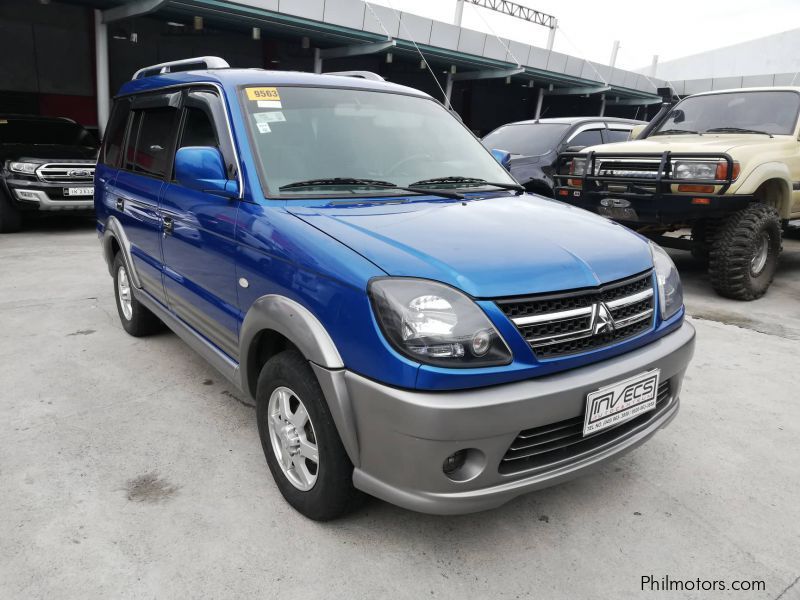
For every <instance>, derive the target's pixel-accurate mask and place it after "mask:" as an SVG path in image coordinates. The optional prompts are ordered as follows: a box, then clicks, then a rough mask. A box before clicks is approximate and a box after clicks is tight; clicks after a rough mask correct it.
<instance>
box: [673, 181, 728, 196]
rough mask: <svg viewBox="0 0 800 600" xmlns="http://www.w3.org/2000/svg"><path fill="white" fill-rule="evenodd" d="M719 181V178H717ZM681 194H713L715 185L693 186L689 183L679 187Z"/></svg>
mask: <svg viewBox="0 0 800 600" xmlns="http://www.w3.org/2000/svg"><path fill="white" fill-rule="evenodd" d="M717 179H719V177H718V178H717ZM678 191H679V192H694V193H695V194H713V193H714V186H713V185H692V184H689V183H682V184H680V185H679V186H678Z"/></svg>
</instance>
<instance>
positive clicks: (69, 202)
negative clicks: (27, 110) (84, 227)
mask: <svg viewBox="0 0 800 600" xmlns="http://www.w3.org/2000/svg"><path fill="white" fill-rule="evenodd" d="M98 145H99V144H98V140H97V138H96V137H95V136H94V135H93V134H92V133H90V132H89V131H88V130H86V129H85V128H83V127H81V126H80V125H78V124H77V123H75V122H74V121H72V120H70V119H65V118H53V117H39V116H32V115H2V114H0V233H10V232H13V231H18V230H19V229H20V228H21V227H22V212H23V211H84V212H86V213H90V212H91V211H92V210H94V167H95V163H96V161H97V149H98Z"/></svg>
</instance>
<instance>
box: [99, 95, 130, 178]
mask: <svg viewBox="0 0 800 600" xmlns="http://www.w3.org/2000/svg"><path fill="white" fill-rule="evenodd" d="M130 112H131V102H130V100H128V99H127V98H124V99H122V100H118V101H117V102H116V103H115V104H114V110H113V112H112V113H111V119H109V121H108V126H107V127H106V135H105V139H104V140H103V151H102V153H101V154H100V162H102V163H105V164H107V165H109V166H112V167H118V166H119V163H120V158H122V143H123V142H124V141H125V129H126V127H127V125H128V116H129V115H130Z"/></svg>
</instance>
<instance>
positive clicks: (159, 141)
mask: <svg viewBox="0 0 800 600" xmlns="http://www.w3.org/2000/svg"><path fill="white" fill-rule="evenodd" d="M137 114H138V115H141V116H140V117H139V118H140V120H141V124H140V126H139V135H138V139H137V141H136V148H135V151H134V153H133V160H132V161H131V162H132V164H131V167H132V169H133V170H134V171H136V172H138V173H144V174H146V175H151V176H153V177H163V176H164V174H165V173H166V172H167V171H168V169H169V165H170V155H171V152H172V148H173V142H174V139H175V125H176V116H177V114H178V111H177V109H175V108H172V107H163V108H148V109H146V110H142V111H137Z"/></svg>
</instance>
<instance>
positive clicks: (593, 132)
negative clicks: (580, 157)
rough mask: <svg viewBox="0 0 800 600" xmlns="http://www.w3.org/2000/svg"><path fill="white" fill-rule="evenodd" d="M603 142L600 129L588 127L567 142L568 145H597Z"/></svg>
mask: <svg viewBox="0 0 800 600" xmlns="http://www.w3.org/2000/svg"><path fill="white" fill-rule="evenodd" d="M602 143H603V138H602V137H600V130H599V129H587V130H586V131H581V132H580V133H579V134H578V135H576V136H575V137H574V138H572V139H571V140H570V141H569V142H567V145H568V146H584V147H585V146H596V145H598V144H602Z"/></svg>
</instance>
